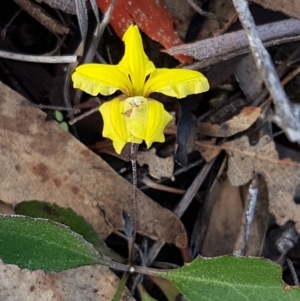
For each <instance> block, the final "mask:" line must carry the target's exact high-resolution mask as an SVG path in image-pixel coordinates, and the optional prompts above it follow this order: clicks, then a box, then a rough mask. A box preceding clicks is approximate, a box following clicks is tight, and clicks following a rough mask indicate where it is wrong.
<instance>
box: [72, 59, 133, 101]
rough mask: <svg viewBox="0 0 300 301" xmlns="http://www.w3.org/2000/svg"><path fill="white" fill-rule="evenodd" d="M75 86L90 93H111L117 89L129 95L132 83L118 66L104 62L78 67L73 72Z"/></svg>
mask: <svg viewBox="0 0 300 301" xmlns="http://www.w3.org/2000/svg"><path fill="white" fill-rule="evenodd" d="M72 80H73V82H74V88H78V89H80V90H82V91H84V92H86V93H88V94H91V95H94V96H96V95H97V94H99V93H100V94H102V95H111V94H113V93H114V92H116V91H117V90H121V91H122V92H123V93H124V94H126V95H129V94H130V93H131V91H132V84H131V82H130V80H129V79H128V77H127V76H126V75H125V74H124V73H122V71H121V70H120V69H119V68H118V66H113V65H104V64H84V65H81V66H79V67H77V68H76V70H75V72H74V73H73V74H72Z"/></svg>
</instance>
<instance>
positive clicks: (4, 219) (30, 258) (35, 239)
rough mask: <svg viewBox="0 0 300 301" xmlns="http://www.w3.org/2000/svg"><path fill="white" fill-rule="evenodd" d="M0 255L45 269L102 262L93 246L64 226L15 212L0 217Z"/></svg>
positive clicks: (69, 267) (29, 266) (35, 268)
mask: <svg viewBox="0 0 300 301" xmlns="http://www.w3.org/2000/svg"><path fill="white" fill-rule="evenodd" d="M0 258H1V259H2V260H3V262H4V263H7V264H16V265H18V266H19V267H20V268H23V269H24V268H27V269H29V270H43V271H45V272H59V271H62V270H66V269H71V268H76V267H79V266H83V265H93V264H97V263H101V262H102V258H100V255H99V254H98V252H97V251H96V250H95V249H94V248H93V246H92V245H91V244H89V243H88V242H86V241H85V240H84V239H83V238H82V237H81V236H80V235H78V234H77V233H75V232H73V231H71V230H70V229H69V228H67V227H66V226H63V225H60V224H58V223H55V222H52V221H49V220H45V219H33V218H30V217H24V216H17V215H15V216H0Z"/></svg>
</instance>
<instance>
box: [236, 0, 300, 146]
mask: <svg viewBox="0 0 300 301" xmlns="http://www.w3.org/2000/svg"><path fill="white" fill-rule="evenodd" d="M233 4H234V6H235V9H236V11H237V14H238V16H239V19H240V22H241V24H242V26H243V28H244V30H245V33H246V35H247V39H248V43H249V47H250V50H251V53H252V56H253V58H254V61H255V65H256V67H257V69H258V70H259V71H260V74H261V77H262V79H263V81H264V83H265V86H266V88H267V90H268V91H269V93H270V95H271V96H272V98H273V102H274V105H275V112H276V115H274V117H273V121H274V122H275V123H276V124H277V125H278V126H279V127H280V128H282V129H283V130H284V132H285V134H286V135H287V137H288V138H289V139H290V141H292V142H300V106H292V105H291V103H290V101H289V99H288V97H287V95H286V93H285V91H284V89H283V87H282V85H281V83H280V80H279V78H278V75H277V73H276V70H275V68H274V65H273V63H272V61H271V58H270V55H269V53H268V52H267V50H266V49H265V47H264V45H263V43H262V41H261V39H260V37H259V33H258V31H257V28H256V26H255V23H254V20H253V17H252V15H251V13H250V10H249V5H248V1H246V0H233Z"/></svg>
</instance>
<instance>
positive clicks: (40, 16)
mask: <svg viewBox="0 0 300 301" xmlns="http://www.w3.org/2000/svg"><path fill="white" fill-rule="evenodd" d="M14 1H15V2H16V3H17V4H18V5H19V6H20V7H22V9H24V10H25V11H26V12H27V13H28V14H29V15H30V16H31V17H32V18H34V19H35V20H37V21H38V22H39V23H40V24H41V25H43V26H44V27H46V28H47V29H48V30H49V31H51V32H53V33H57V34H67V33H69V28H68V27H66V26H64V25H63V24H61V23H59V22H58V21H56V20H55V19H53V18H52V17H51V16H50V15H49V14H47V13H46V11H44V10H43V9H42V8H41V7H39V6H38V5H36V4H35V3H33V2H31V1H29V0H14Z"/></svg>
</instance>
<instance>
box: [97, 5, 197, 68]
mask: <svg viewBox="0 0 300 301" xmlns="http://www.w3.org/2000/svg"><path fill="white" fill-rule="evenodd" d="M97 3H98V6H99V8H100V9H101V11H102V12H105V11H106V10H107V9H108V7H109V6H110V4H111V0H97ZM174 21H175V20H174V19H173V17H172V16H171V15H170V14H169V12H168V10H167V9H166V7H165V5H164V3H163V1H162V0H143V1H140V0H118V1H117V4H116V6H115V8H114V11H113V14H112V17H111V20H110V24H111V26H112V27H113V29H114V30H115V32H116V33H117V35H118V36H119V37H120V38H122V37H123V35H124V33H125V31H126V29H127V28H128V27H129V26H130V25H131V24H133V23H134V24H136V25H138V27H139V28H140V29H141V30H142V31H143V32H144V33H145V34H146V35H147V36H149V37H150V38H151V39H152V40H154V41H157V42H159V43H160V44H162V45H163V46H164V47H165V48H170V47H173V46H176V45H181V44H183V42H182V41H181V39H180V38H179V36H178V34H177V33H176V32H175V31H174ZM176 58H177V59H178V60H180V61H181V62H182V63H190V62H191V58H190V57H187V56H184V55H178V56H176Z"/></svg>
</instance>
